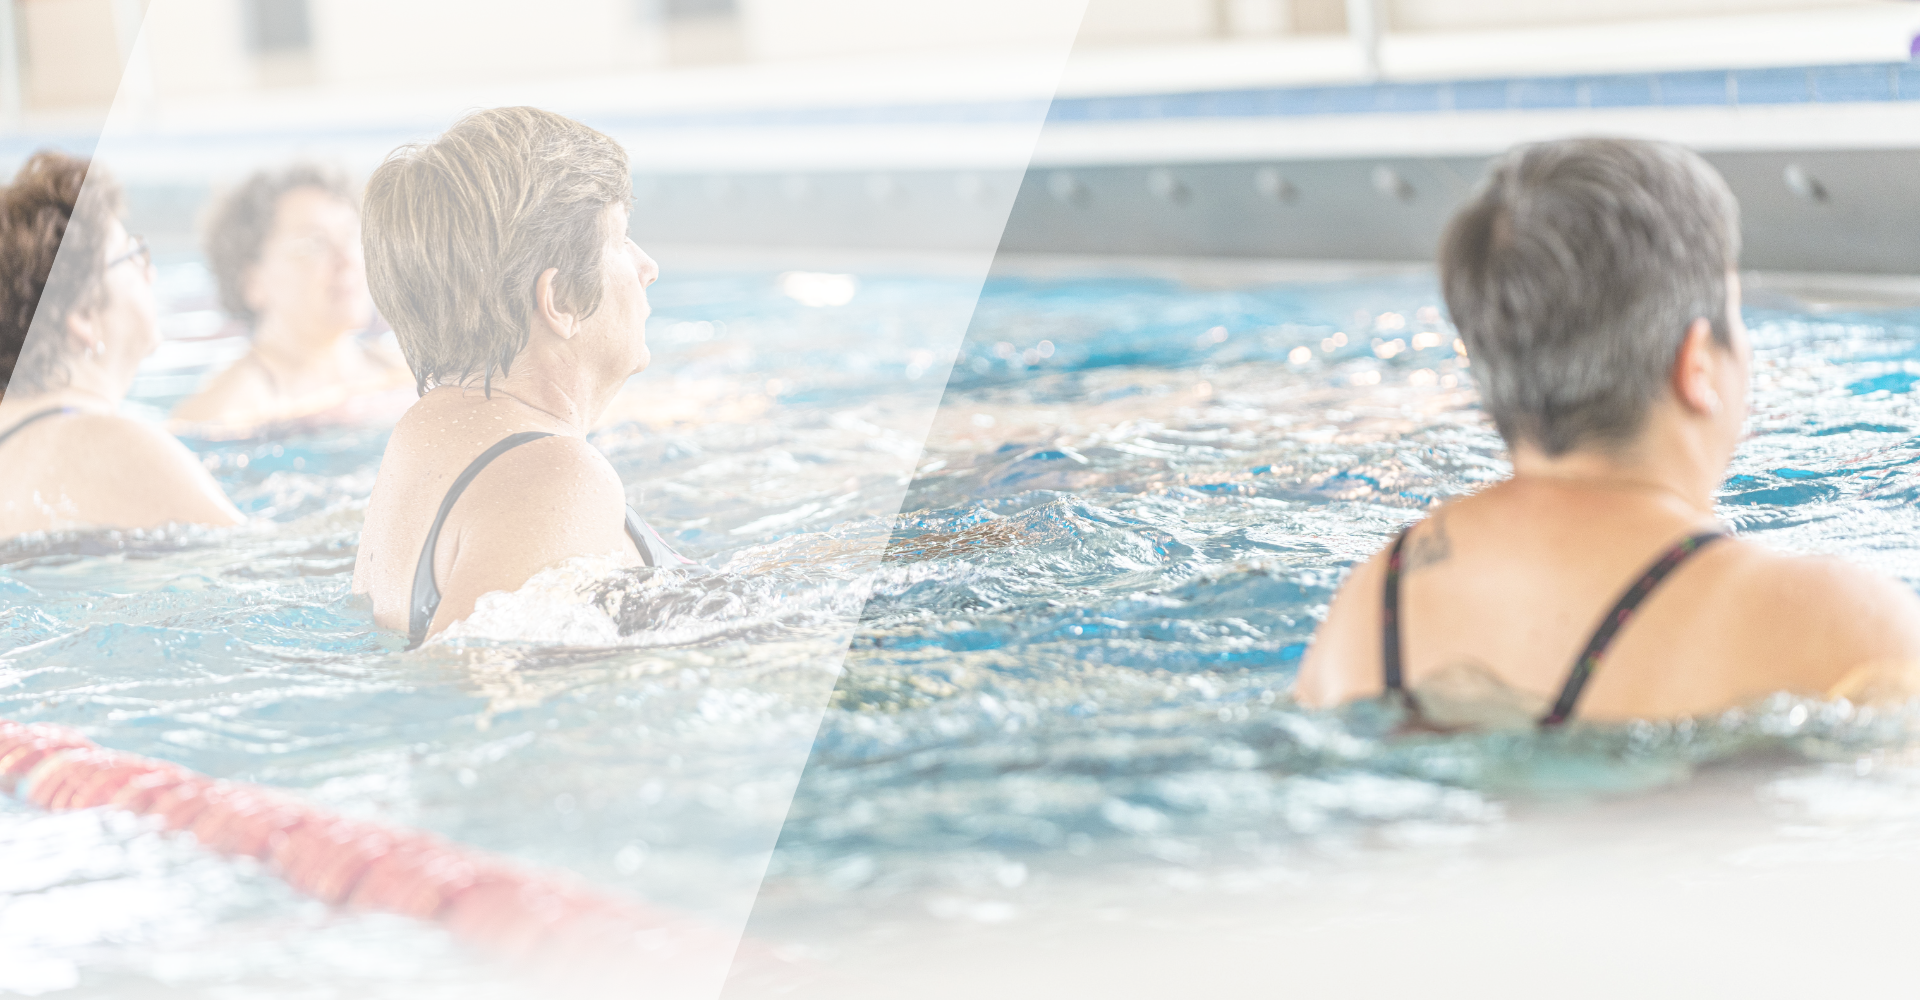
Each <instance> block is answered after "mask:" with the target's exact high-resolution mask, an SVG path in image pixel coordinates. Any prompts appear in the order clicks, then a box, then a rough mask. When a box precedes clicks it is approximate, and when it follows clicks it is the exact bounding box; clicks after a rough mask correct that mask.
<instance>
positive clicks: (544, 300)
mask: <svg viewBox="0 0 1920 1000" xmlns="http://www.w3.org/2000/svg"><path fill="white" fill-rule="evenodd" d="M559 273H560V269H559V268H557V267H550V268H547V269H546V270H544V271H541V272H540V277H538V278H535V279H533V314H534V319H533V322H534V325H535V326H544V327H546V328H547V330H549V331H550V332H552V333H553V335H554V336H556V337H559V338H560V339H561V340H571V339H573V334H574V332H575V331H576V330H578V329H579V327H580V318H579V317H578V316H575V315H574V314H573V313H570V312H567V311H565V310H563V309H561V308H560V303H559V302H558V301H556V300H555V297H554V292H553V279H554V277H555V276H556V275H558V274H559Z"/></svg>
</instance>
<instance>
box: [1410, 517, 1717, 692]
mask: <svg viewBox="0 0 1920 1000" xmlns="http://www.w3.org/2000/svg"><path fill="white" fill-rule="evenodd" d="M1412 530H1413V529H1412V528H1411V527H1409V528H1407V529H1406V530H1404V531H1401V532H1400V534H1399V535H1398V536H1397V537H1396V538H1394V540H1393V548H1391V549H1389V550H1388V552H1387V579H1386V586H1385V587H1384V588H1383V589H1384V593H1383V594H1382V595H1381V598H1382V600H1381V605H1380V668H1381V671H1382V673H1383V674H1384V675H1385V687H1386V692H1387V694H1388V695H1395V696H1398V697H1399V698H1401V699H1402V700H1403V701H1404V702H1405V703H1406V705H1407V708H1408V709H1409V710H1410V711H1414V712H1417V711H1419V709H1420V705H1419V703H1418V702H1416V701H1415V700H1414V698H1413V692H1411V691H1409V690H1407V686H1406V676H1405V673H1404V666H1403V665H1402V663H1401V646H1400V574H1401V549H1402V548H1403V547H1404V546H1405V545H1406V543H1407V535H1408V534H1409V533H1410V532H1412ZM1725 537H1726V535H1725V534H1724V533H1722V532H1718V531H1702V532H1698V533H1696V534H1692V535H1688V536H1687V537H1686V538H1683V539H1681V540H1680V541H1679V542H1676V543H1675V544H1674V546H1673V547H1672V548H1670V549H1668V550H1667V551H1666V552H1665V553H1664V554H1663V555H1661V556H1660V558H1659V559H1656V560H1654V563H1653V565H1651V566H1648V567H1647V569H1646V572H1644V573H1641V574H1640V576H1639V578H1638V579H1636V580H1634V581H1633V584H1632V585H1631V586H1629V587H1628V588H1627V589H1626V592H1625V593H1623V594H1621V595H1620V599H1619V600H1617V601H1615V602H1614V604H1613V607H1612V608H1611V609H1609V610H1608V611H1607V615H1606V617H1605V618H1602V619H1601V620H1600V627H1599V628H1596V629H1595V630H1594V632H1593V636H1592V637H1591V638H1589V639H1588V640H1587V646H1586V648H1585V649H1583V650H1581V652H1580V658H1579V659H1577V660H1575V661H1574V664H1573V670H1572V672H1571V673H1569V674H1568V675H1567V682H1566V683H1565V684H1563V685H1561V687H1560V697H1559V698H1557V699H1555V700H1554V703H1553V708H1552V710H1551V711H1549V712H1548V713H1547V714H1546V715H1545V716H1542V717H1541V719H1540V725H1542V726H1558V725H1560V724H1561V723H1564V722H1566V721H1567V719H1568V718H1570V717H1571V716H1572V715H1573V708H1574V705H1575V704H1577V703H1578V702H1579V701H1580V693H1581V692H1582V691H1584V690H1585V689H1586V686H1587V681H1588V679H1589V678H1591V677H1592V676H1593V671H1594V668H1595V667H1597V666H1599V665H1600V658H1601V657H1603V656H1605V655H1606V652H1607V647H1608V646H1610V645H1612V644H1613V638H1614V636H1615V635H1616V634H1618V633H1619V631H1620V628H1621V626H1623V625H1625V624H1626V623H1627V620H1628V619H1629V618H1632V617H1633V613H1634V611H1635V610H1637V609H1638V608H1639V607H1640V605H1641V604H1642V603H1644V602H1645V601H1646V599H1647V597H1648V596H1649V595H1651V594H1652V593H1653V590H1654V588H1655V587H1658V586H1659V585H1660V582H1661V581H1662V580H1665V579H1666V578H1667V576H1668V575H1669V574H1671V573H1672V572H1673V571H1674V570H1675V569H1678V568H1679V566H1680V564H1681V563H1683V562H1686V561H1687V559H1688V558H1689V557H1690V556H1692V555H1693V554H1694V553H1695V552H1698V551H1700V550H1701V549H1702V548H1705V547H1706V546H1707V545H1709V544H1711V543H1712V542H1714V541H1716V540H1718V539H1721V538H1725Z"/></svg>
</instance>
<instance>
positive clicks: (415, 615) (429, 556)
mask: <svg viewBox="0 0 1920 1000" xmlns="http://www.w3.org/2000/svg"><path fill="white" fill-rule="evenodd" d="M552 436H553V435H552V434H549V433H547V432H545V431H521V432H520V433H518V434H509V435H507V436H506V437H504V438H502V439H500V441H499V443H497V444H495V445H494V446H493V447H491V448H488V449H487V450H486V451H483V452H481V453H480V457H479V458H476V459H474V460H473V461H471V462H469V463H467V467H466V469H465V470H464V471H462V472H461V473H460V476H459V478H457V479H455V480H454V481H453V485H452V486H450V487H448V488H447V495H446V498H445V499H443V500H441V501H440V512H439V513H437V514H435V515H434V516H433V527H431V528H429V529H427V544H426V545H424V546H422V547H421V549H420V564H419V565H418V566H416V567H415V568H414V571H413V600H412V601H411V602H409V604H408V615H407V636H408V638H409V639H411V640H412V642H411V645H412V646H418V645H420V644H421V643H422V642H425V641H426V638H427V629H428V628H430V627H431V626H432V625H433V616H434V615H435V614H436V613H437V612H439V610H440V584H439V583H438V582H436V581H435V580H434V578H433V550H434V548H435V547H436V546H437V545H439V543H440V528H441V527H442V526H443V525H445V524H446V523H447V514H448V513H450V512H451V511H452V510H453V502H454V501H455V500H458V499H460V494H462V493H464V492H466V489H467V486H468V485H470V484H471V483H472V482H473V479H474V477H475V476H478V475H479V474H480V470H482V469H484V468H486V467H487V466H488V465H490V464H492V462H493V460H494V459H496V458H499V457H500V456H502V455H504V454H506V453H507V452H509V451H512V450H513V449H515V448H518V447H520V446H521V445H523V444H526V443H527V442H529V441H538V440H540V439H541V438H545V437H552Z"/></svg>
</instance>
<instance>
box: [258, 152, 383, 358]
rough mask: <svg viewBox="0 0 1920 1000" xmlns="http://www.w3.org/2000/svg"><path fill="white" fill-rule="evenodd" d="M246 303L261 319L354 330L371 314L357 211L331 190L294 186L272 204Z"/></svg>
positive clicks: (318, 333)
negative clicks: (267, 229)
mask: <svg viewBox="0 0 1920 1000" xmlns="http://www.w3.org/2000/svg"><path fill="white" fill-rule="evenodd" d="M245 291H246V299H247V304H248V305H249V306H251V307H253V311H254V312H255V313H256V314H257V315H258V321H257V322H258V323H259V324H261V325H265V324H269V323H272V324H276V325H281V326H286V327H289V328H291V329H293V330H295V331H297V332H302V333H307V334H309V335H311V336H313V337H315V338H330V337H337V336H339V335H340V334H341V333H343V332H348V331H352V330H358V329H360V328H361V327H364V326H366V325H367V323H368V322H369V321H370V320H372V318H373V300H372V297H371V296H370V295H368V293H367V264H366V259H365V258H364V257H363V256H362V255H361V250H360V212H359V210H358V209H356V208H355V207H354V206H353V205H351V204H349V203H348V202H345V201H342V200H341V199H340V198H339V197H337V196H335V195H334V194H332V193H331V192H328V191H325V190H322V189H320V188H315V187H300V188H294V189H293V190H291V191H288V192H287V193H285V194H283V195H281V196H280V201H279V202H278V203H277V204H276V205H275V206H274V212H273V228H272V229H270V230H269V231H268V233H267V239H266V241H265V242H264V243H262V244H261V245H260V260H259V261H258V262H256V263H255V264H254V265H253V267H252V268H250V269H249V270H248V272H247V285H246V289H245Z"/></svg>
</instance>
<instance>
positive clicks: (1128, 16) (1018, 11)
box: [0, 0, 1884, 115]
mask: <svg viewBox="0 0 1920 1000" xmlns="http://www.w3.org/2000/svg"><path fill="white" fill-rule="evenodd" d="M167 4H168V11H167V14H168V16H167V17H165V18H162V19H156V20H155V22H154V25H153V30H152V32H151V35H150V37H149V38H148V60H147V61H148V63H149V64H148V65H147V66H144V67H142V66H135V67H133V69H134V70H135V71H136V73H139V74H140V76H141V77H144V79H141V78H134V79H130V80H129V82H130V83H131V84H134V85H137V86H141V87H145V88H150V91H151V93H152V95H153V97H154V98H155V99H158V100H163V101H164V100H168V99H180V98H195V97H210V96H232V95H236V94H243V93H249V92H262V91H266V92H271V91H274V90H284V89H290V88H300V89H306V88H328V87H356V88H357V87H367V86H392V87H403V88H404V87H443V86H449V85H459V84H461V83H486V82H495V81H499V80H501V79H503V78H514V77H520V78H534V77H537V78H543V79H551V78H554V77H566V76H576V77H584V76H597V75H607V74H616V73H624V72H632V71H637V70H648V69H660V68H666V67H683V66H715V65H733V64H740V63H754V62H766V61H774V60H789V59H817V58H823V57H831V56H838V55H847V54H855V53H858V54H878V53H887V54H893V53H899V52H901V51H904V50H911V49H925V50H937V49H955V48H971V47H1003V48H1004V47H1018V46H1020V45H1021V44H1022V43H1023V42H1024V43H1036V42H1040V41H1043V40H1044V39H1045V38H1046V37H1048V36H1047V35H1046V33H1045V29H1044V28H1043V29H1042V30H1040V31H1035V32H1026V31H1023V28H1024V27H1025V26H1026V25H1027V24H1028V19H1027V18H1025V17H1024V16H1023V11H1024V10H1025V9H1026V5H1024V4H1022V3H1020V2H1018V0H972V2H970V3H969V4H968V5H967V6H968V8H969V10H970V16H969V17H968V18H967V19H966V23H967V24H969V25H970V26H971V28H972V30H970V31H961V32H956V31H955V30H954V20H953V19H952V18H950V17H935V16H926V17H920V18H914V17H911V16H908V17H902V16H900V15H901V14H902V13H903V12H906V13H908V14H911V12H912V11H913V10H914V8H915V6H916V5H915V4H912V3H902V2H901V0H542V2H541V3H539V4H537V5H533V4H525V3H521V2H518V0H406V2H390V0H167ZM1883 5H1884V2H1883V3H1873V2H1867V3H1863V2H1861V0H1604V2H1575V0H1375V2H1374V3H1372V4H1356V3H1351V2H1349V0H1090V2H1089V3H1088V4H1087V8H1086V15H1085V19H1084V21H1083V23H1082V26H1081V30H1080V37H1079V45H1080V46H1081V47H1083V48H1095V49H1098V48H1123V47H1139V46H1164V45H1183V44H1185V45H1191V44H1195V43H1208V42H1231V41H1234V40H1275V39H1286V38H1297V39H1325V38H1327V37H1328V36H1335V37H1338V36H1343V35H1345V34H1347V33H1348V31H1349V27H1350V14H1351V13H1352V10H1351V9H1352V8H1356V7H1362V6H1366V7H1369V8H1370V13H1369V14H1368V15H1367V16H1371V17H1373V18H1374V19H1375V20H1376V22H1377V27H1378V29H1379V30H1380V31H1381V32H1382V33H1383V34H1394V33H1432V32H1448V31H1459V30H1472V29H1489V28H1514V27H1529V26H1569V25H1579V24H1600V23H1613V22H1619V21H1627V20H1643V19H1644V20H1671V19H1679V18H1689V17H1700V16H1711V15H1726V14H1751V13H1758V12H1776V11H1820V10H1835V9H1842V8H1861V7H1873V6H1883ZM0 6H3V7H4V9H0V19H4V20H7V21H9V22H10V24H11V28H12V32H11V35H12V37H11V38H7V37H5V33H4V30H3V29H0V50H4V51H0V76H4V77H5V78H6V79H4V80H0V90H4V91H8V92H10V93H11V94H12V95H13V96H12V99H11V106H10V107H9V108H8V109H7V110H8V111H9V112H11V113H12V114H14V115H20V114H26V115H47V114H56V115H57V114H61V113H66V114H81V115H84V114H88V113H92V114H96V115H97V114H102V113H104V112H105V110H106V108H107V106H108V105H109V104H111V103H112V101H113V98H114V94H115V91H116V89H117V88H118V86H119V84H120V78H121V67H122V66H123V65H124V64H125V63H126V61H127V57H128V54H129V52H130V51H131V46H132V44H133V40H134V37H135V35H136V33H137V32H138V30H139V25H140V21H141V19H142V17H143V15H144V14H145V12H146V9H147V6H148V4H147V3H146V2H145V0H7V2H6V3H5V4H4V5H0ZM918 6H920V7H921V8H923V9H924V10H926V11H928V12H932V11H934V10H936V9H937V5H933V4H923V5H918ZM589 24H590V25H592V26H593V30H591V31H585V32H583V31H582V30H581V26H582V25H589ZM916 29H918V30H916ZM1649 30H1654V31H1657V30H1658V28H1650V29H1649ZM508 50H512V51H515V52H517V53H518V58H514V59H502V58H501V57H500V55H501V53H502V52H503V51H508Z"/></svg>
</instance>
